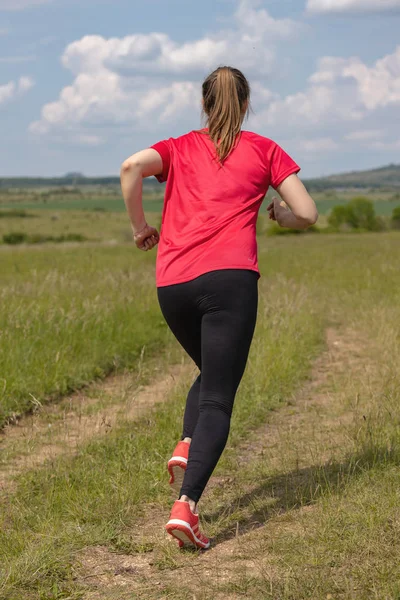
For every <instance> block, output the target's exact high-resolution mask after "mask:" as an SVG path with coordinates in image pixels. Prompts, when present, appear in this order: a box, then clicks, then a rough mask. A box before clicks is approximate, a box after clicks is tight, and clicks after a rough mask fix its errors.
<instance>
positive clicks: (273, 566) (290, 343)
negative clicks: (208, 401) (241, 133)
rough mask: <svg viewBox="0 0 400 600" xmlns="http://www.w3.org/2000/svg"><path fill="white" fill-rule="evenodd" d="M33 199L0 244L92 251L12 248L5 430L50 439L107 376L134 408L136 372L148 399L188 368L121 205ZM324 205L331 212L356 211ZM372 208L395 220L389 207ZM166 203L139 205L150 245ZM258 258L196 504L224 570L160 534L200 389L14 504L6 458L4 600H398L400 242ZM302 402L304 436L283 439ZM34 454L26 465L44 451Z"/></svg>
mask: <svg viewBox="0 0 400 600" xmlns="http://www.w3.org/2000/svg"><path fill="white" fill-rule="evenodd" d="M354 195H356V194H354V193H351V195H349V198H350V197H353V196H354ZM24 197H25V200H24V201H22V200H23V197H22V196H21V198H22V199H21V202H18V204H17V205H16V204H14V203H9V204H7V203H6V202H5V200H4V198H5V196H4V195H3V196H1V204H0V206H1V208H2V209H5V208H6V207H7V206H12V207H14V208H15V207H16V206H18V208H24V207H25V208H26V209H27V211H28V213H31V214H32V215H34V216H32V217H23V218H21V217H14V218H0V237H1V236H2V235H3V234H4V233H7V232H9V231H10V230H12V231H22V232H26V233H29V234H34V233H40V234H49V235H50V234H52V235H63V234H67V233H80V234H82V235H84V236H85V237H87V238H88V239H89V240H92V241H93V242H98V244H97V245H95V244H79V243H76V244H73V246H72V247H71V246H68V245H67V246H66V245H48V246H36V247H17V248H14V247H8V246H4V247H2V248H1V251H0V260H1V265H2V266H1V270H0V332H1V338H0V339H1V345H0V406H1V414H0V426H1V425H4V423H5V422H6V420H7V418H10V417H13V416H15V415H19V414H22V413H24V412H26V411H32V410H34V411H36V412H37V413H38V414H39V416H40V415H42V414H43V419H44V428H47V426H48V425H49V426H51V427H54V428H56V425H57V419H58V420H59V421H61V428H64V429H65V430H66V431H67V427H68V422H67V421H66V422H65V425H63V421H62V419H63V414H64V412H68V403H67V404H63V403H62V402H61V404H60V414H59V415H58V416H57V403H58V402H59V400H60V398H62V397H63V396H64V395H65V394H66V393H68V392H70V391H71V390H74V389H79V388H81V387H82V386H87V385H88V384H89V383H90V382H91V381H93V380H98V381H100V380H101V379H103V378H104V377H106V376H107V374H109V373H111V372H112V371H116V372H126V371H127V372H129V371H131V372H132V373H134V374H135V375H134V377H133V379H132V381H130V382H129V385H127V387H128V389H129V390H131V388H132V387H134V385H136V384H135V383H134V381H136V378H137V373H138V371H139V372H141V373H142V372H144V373H145V374H146V380H147V382H148V383H150V384H154V382H157V378H158V377H160V375H161V376H163V375H164V376H166V375H168V373H173V372H174V368H175V367H174V366H173V363H175V362H180V361H181V360H182V355H181V354H180V352H179V350H178V349H177V346H176V344H175V342H174V340H173V339H172V336H171V335H170V334H169V333H168V331H167V328H166V327H165V324H164V321H163V319H162V316H161V314H160V311H159V308H158V306H157V300H156V294H155V288H154V254H151V253H141V252H138V251H137V250H136V249H135V248H134V246H133V245H132V243H131V241H130V240H131V234H130V229H129V223H128V221H127V217H126V215H125V214H124V213H123V210H124V207H123V203H122V200H121V198H120V196H119V195H118V193H115V194H113V195H112V196H108V193H105V194H101V195H97V196H95V195H93V197H92V196H91V195H90V194H88V195H86V194H84V195H83V196H82V197H79V198H75V197H72V196H71V195H66V196H65V197H63V196H62V195H61V196H60V197H58V198H55V199H54V198H52V197H47V198H46V202H42V200H43V198H42V200H38V198H35V199H34V200H32V199H31V200H30V201H29V202H26V196H24ZM315 197H316V199H317V201H318V202H319V203H320V208H321V206H324V207H325V208H326V209H327V208H329V206H331V204H330V203H334V202H336V201H337V200H340V201H342V200H343V198H344V197H345V196H343V195H340V194H337V197H336V196H335V197H332V194H331V193H330V192H328V193H324V194H321V195H317V194H315ZM373 197H374V198H375V200H376V206H380V207H381V209H382V211H386V210H387V209H388V207H389V206H391V204H390V203H389V198H391V197H393V192H390V193H389V192H387V194H386V195H385V194H384V193H382V194H376V195H375V196H373ZM24 202H25V203H24ZM76 203H78V204H76ZM79 203H80V204H79ZM82 203H83V204H82ZM85 203H88V204H85ZM161 203H162V199H161V198H160V197H159V196H158V197H157V198H156V197H151V198H150V197H147V200H146V207H147V209H148V214H149V220H150V222H152V223H153V224H154V225H156V226H157V225H158V224H159V219H160V215H159V209H160V206H161ZM324 203H325V204H324ZM393 203H394V205H399V204H400V200H398V199H393ZM117 207H118V208H117ZM78 208H79V210H78ZM82 208H88V209H90V210H82ZM94 208H96V209H97V210H94ZM44 209H48V210H44ZM324 210H325V209H324ZM324 210H323V211H322V212H324ZM108 211H109V212H108ZM377 212H378V213H379V210H377ZM381 214H385V213H384V212H382V213H381ZM263 219H264V225H265V226H266V223H267V220H266V216H265V214H264V216H263ZM322 221H323V219H322ZM110 242H112V244H111V245H109V243H110ZM259 252H260V266H261V271H262V274H263V278H262V279H261V281H260V295H261V298H260V310H259V320H258V326H257V332H256V338H255V341H254V345H253V348H252V353H251V357H250V361H249V366H248V371H247V373H246V376H245V379H244V381H243V384H242V386H241V389H240V392H239V395H238V399H237V402H236V406H235V412H234V421H233V426H232V432H231V436H230V441H229V447H228V448H227V452H226V454H225V455H224V458H223V460H222V462H221V463H220V465H219V467H218V469H217V472H216V474H215V477H216V479H215V481H216V484H215V485H214V488H211V491H210V493H209V494H208V495H207V496H206V498H205V500H204V512H205V517H206V519H205V520H206V525H207V529H208V531H209V532H210V533H211V534H212V535H213V536H214V537H215V539H216V540H217V542H216V553H210V555H209V556H210V557H211V558H209V559H207V558H206V556H207V555H206V556H201V557H197V556H196V555H194V556H184V557H182V556H181V555H180V554H179V553H178V551H177V550H176V549H175V547H172V546H171V545H170V544H168V543H166V542H165V541H164V540H163V538H162V534H161V533H160V532H161V531H162V525H163V523H164V520H165V518H166V516H167V514H168V508H169V506H170V498H169V491H168V489H167V487H168V486H167V484H166V476H165V472H164V471H165V461H166V460H167V459H168V458H169V454H170V452H171V449H172V448H173V445H174V443H175V441H176V440H177V439H178V437H179V435H180V422H181V416H182V409H183V405H184V400H185V393H186V391H187V387H188V385H189V383H190V381H191V377H192V376H193V373H192V372H189V375H186V376H185V377H184V378H183V380H182V382H181V383H179V381H178V382H177V385H176V386H175V387H174V388H173V390H172V392H171V393H170V394H169V395H168V396H167V397H166V398H164V400H165V402H164V404H162V405H160V406H159V407H158V408H157V409H156V411H155V412H154V411H153V412H150V413H149V414H147V413H144V414H143V416H142V417H141V418H140V419H139V420H138V421H137V422H135V423H132V421H130V420H129V418H128V417H127V416H124V414H122V416H120V418H119V420H118V422H117V424H116V425H113V427H109V428H105V430H106V431H107V432H108V433H107V434H104V435H101V434H99V433H96V435H95V432H93V433H92V437H91V438H90V439H86V438H85V439H84V440H82V441H81V442H80V443H79V444H78V447H77V449H76V451H75V450H74V451H71V449H69V450H68V444H69V443H70V442H69V437H68V435H67V434H66V435H65V439H66V442H65V443H66V452H65V455H64V456H63V455H62V454H61V455H57V456H56V457H55V458H53V459H52V460H51V462H49V463H46V462H44V464H43V465H41V466H36V467H34V468H33V467H29V466H27V467H26V468H25V469H22V472H20V471H21V469H20V467H18V469H16V470H15V472H16V473H17V472H18V473H19V474H18V475H17V476H16V477H15V478H14V479H12V477H11V480H10V481H11V483H10V486H9V487H7V485H8V484H7V482H6V478H5V477H4V478H3V479H4V482H6V483H4V486H5V487H2V482H3V479H2V477H3V471H4V473H9V472H10V471H11V474H12V469H13V465H14V464H15V463H14V462H13V461H15V460H17V459H18V460H19V461H20V462H19V463H18V464H19V465H20V463H21V461H22V462H23V457H24V454H26V453H28V454H29V451H32V448H29V447H28V449H27V447H26V442H25V445H24V446H23V450H22V449H21V448H22V446H18V444H17V445H16V446H15V447H14V446H13V448H12V450H11V451H10V452H2V453H0V515H1V516H0V556H1V566H0V598H1V599H2V600H17V599H18V600H19V599H20V598H24V599H26V600H62V599H64V600H67V599H68V600H81V599H82V600H98V599H99V600H100V599H101V600H109V599H110V600H111V599H114V600H115V598H118V600H128V599H129V600H132V598H143V599H150V600H160V598H173V599H174V598H175V599H176V600H185V599H186V598H188V597H193V595H195V594H196V597H197V598H198V599H199V600H205V599H206V598H208V597H209V596H210V593H212V595H213V597H214V598H216V600H220V599H222V598H224V600H225V599H226V600H237V599H238V598H250V599H253V600H258V599H260V600H264V599H266V598H267V599H268V598H269V599H270V600H278V599H279V600H306V599H310V598H313V599H315V600H326V599H327V598H330V599H331V600H339V599H340V600H371V599H373V600H382V599H383V598H385V599H387V600H398V598H399V597H400V595H399V594H400V587H399V584H398V582H399V581H400V571H399V561H398V556H399V553H400V546H399V540H400V520H399V510H398V506H399V496H398V480H399V475H400V428H399V423H400V408H399V407H400V402H399V400H400V396H399V390H400V376H399V370H398V364H399V361H400V343H399V342H400V338H399V332H398V328H397V327H396V323H399V322H400V291H399V290H400V274H399V269H398V264H399V261H400V233H398V232H392V233H379V234H364V235H357V234H356V235H354V234H342V235H340V234H331V235H329V236H313V235H310V236H285V238H268V237H266V236H265V235H261V236H260V237H259ZM329 331H334V332H335V337H334V341H333V342H331V343H332V348H333V349H334V348H336V349H339V350H338V352H339V354H335V353H332V352H333V350H332V348H331V349H330V350H329V348H328V350H329V352H328V354H327V357H326V358H323V357H324V356H325V355H326V353H327V347H326V345H327V342H326V335H327V333H326V332H329ZM342 346H343V347H345V348H346V347H347V350H346V351H345V352H344V353H340V349H341V348H342ZM321 357H322V358H321ZM318 360H322V363H321V364H320V367H319V369H320V371H321V372H322V373H325V374H326V379H323V380H322V383H321V382H320V385H321V390H320V391H319V392H318V393H319V394H320V397H319V404H318V402H317V408H316V411H315V415H314V417H312V413H311V412H307V411H311V408H310V407H312V406H313V403H315V402H316V399H315V391H314V392H313V391H312V388H309V387H307V386H308V385H309V382H310V381H311V383H312V381H313V377H314V376H315V375H314V374H313V373H314V370H315V367H314V366H313V365H315V361H318ZM319 376H320V375H319ZM99 385H101V384H99ZM105 386H107V382H106V383H105ZM304 386H305V389H306V392H301V390H302V389H303V388H304ZM106 389H107V393H106V397H107V400H106V402H108V403H109V404H112V405H115V406H118V405H121V404H122V403H123V402H125V395H124V394H122V393H121V390H119V389H114V388H113V387H112V385H111V386H109V387H106ZM99 390H100V391H99ZM124 393H125V392H124ZM299 393H303V395H304V394H306V395H305V400H304V407H303V408H302V409H300V410H302V411H303V414H302V418H303V420H302V421H298V420H296V419H294V421H291V419H293V415H295V412H296V397H297V395H298V394H299ZM313 394H314V396H313ZM88 396H89V397H90V399H91V402H90V404H89V406H87V407H85V406H83V408H80V409H79V411H78V412H77V414H76V419H77V420H79V419H82V418H87V417H88V415H89V416H90V414H92V413H93V415H96V413H98V415H100V416H101V414H102V412H101V411H102V410H103V407H104V402H105V400H104V398H103V396H102V394H101V388H95V389H94V391H92V392H88ZM151 397H152V391H151V388H150V391H149V398H151ZM135 398H136V396H135V394H133V400H132V403H133V404H134V402H135ZM49 405H52V406H53V407H54V408H53V412H49V417H47V416H46V415H47V413H46V406H49ZM123 406H125V405H123ZM285 406H286V412H280V411H283V410H284V407H285ZM69 410H70V411H71V410H72V409H69ZM324 410H325V412H324ZM335 410H337V412H334V411H335ZM329 411H331V412H329ZM340 411H342V412H340ZM342 413H343V414H342ZM271 415H272V416H273V415H275V416H276V419H277V422H278V423H280V422H281V425H284V424H285V423H286V422H287V423H288V425H287V428H288V430H287V431H286V433H282V432H281V433H279V435H278V434H276V433H275V438H274V437H273V432H272V433H271V430H268V429H267V430H265V431H264V430H263V429H262V428H263V427H265V423H267V422H268V421H269V419H270V418H272V417H271ZM280 415H282V416H281V417H280ZM343 415H344V416H343ZM349 415H350V416H349ZM46 418H48V419H49V421H48V422H47V421H46ZM312 419H314V421H313V426H312V427H313V428H310V421H312ZM341 419H344V422H345V424H346V426H345V427H343V426H342V425H341V424H340V423H341ZM307 428H308V429H307ZM64 429H63V431H64ZM321 432H323V433H322V434H321ZM257 436H259V438H260V439H262V440H264V443H269V440H270V439H271V440H272V442H271V443H270V446H271V448H272V449H273V448H276V450H275V458H274V461H275V462H274V461H270V459H269V458H268V457H266V455H265V452H266V450H265V449H262V450H260V451H259V454H257V453H256V452H255V448H256V447H257V443H258V442H256V440H257V439H258V438H257ZM270 436H271V437H270ZM285 436H287V437H286V438H285ZM42 437H43V440H42V441H41V439H40V436H39V439H38V441H37V442H36V443H37V447H36V446H34V447H33V448H34V450H33V451H34V452H38V453H39V452H40V451H42V450H43V449H41V446H40V445H41V444H43V445H44V446H45V445H46V444H47V437H46V436H45V435H44V434H43V436H42ZM319 438H322V439H319ZM249 440H251V441H252V442H253V441H254V445H253V446H252V447H250V448H248V445H249ZM4 441H5V443H6V441H7V434H6V435H5V436H4ZM280 444H281V445H280ZM318 444H319V445H318ZM28 446H29V440H28ZM336 446H337V447H340V451H339V450H337V448H336ZM334 448H335V449H334ZM0 449H3V447H2V438H0ZM67 450H68V451H67ZM272 451H273V450H272ZM18 453H20V455H18ZM335 453H336V454H335ZM305 456H307V457H308V458H307V460H308V461H309V462H308V463H307V462H304V460H305V458H304V457H305ZM302 461H303V462H302ZM38 464H39V463H38ZM238 465H240V468H238ZM143 515H144V517H143ZM150 523H153V527H154V526H155V527H156V533H154V530H152V531H151V532H149V531H148V529H146V527H147V528H148V527H149V525H146V524H150ZM237 535H239V537H238V538H236V536H237ZM234 544H236V545H234ZM219 549H220V550H219ZM88 552H89V557H88V554H87V553H88ZM90 552H92V554H91V555H90ZM96 552H98V553H100V555H97V554H96ZM240 552H242V555H241V558H240V560H239V558H237V554H238V553H239V555H240ZM235 553H236V554H235ZM129 560H132V561H133V562H132V564H131V563H129ZM207 560H208V563H207ZM123 561H128V563H127V564H129V567H125V566H124V564H125V563H123ZM235 561H236V562H235ZM263 561H264V562H263ZM90 565H92V566H90ZM93 565H95V566H94V567H93ZM96 565H97V566H98V565H100V566H99V568H98V569H97V570H96V568H97V567H96ZM254 565H261V566H260V567H259V568H258V569H255V567H254ZM107 569H108V570H109V571H107ZM105 570H106V571H107V573H108V574H107V578H106V579H102V578H101V573H102V571H105ZM124 577H125V579H123V578H124ZM93 582H97V585H98V589H97V588H96V589H95V588H93ZM199 585H200V588H199ZM110 586H111V587H110ZM201 586H204V590H205V592H204V594H203V593H202V592H201V591H200V592H199V589H201ZM96 594H97V595H96Z"/></svg>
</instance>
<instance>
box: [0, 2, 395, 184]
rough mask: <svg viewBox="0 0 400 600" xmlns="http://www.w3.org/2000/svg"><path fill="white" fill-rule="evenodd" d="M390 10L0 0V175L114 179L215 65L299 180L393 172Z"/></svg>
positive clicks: (166, 132) (184, 112)
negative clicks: (241, 90)
mask: <svg viewBox="0 0 400 600" xmlns="http://www.w3.org/2000/svg"><path fill="white" fill-rule="evenodd" d="M399 31H400V0H284V1H283V0H202V2H199V1H198V0H195V1H191V0H141V1H140V2H139V1H136V0H0V135H1V141H2V143H1V144H0V177H12V176H14V177H18V176H62V175H64V174H65V173H68V172H71V171H75V172H76V171H78V172H81V173H84V174H85V175H87V176H103V175H104V176H106V175H117V174H118V173H119V169H120V164H121V162H122V161H123V160H124V159H125V158H127V157H128V156H129V155H131V154H133V153H134V152H136V151H138V150H141V149H142V148H147V147H148V146H150V145H152V144H153V143H155V142H157V141H159V140H162V139H166V138H169V137H178V136H179V135H182V134H184V133H186V132H188V131H190V130H192V129H196V128H198V127H199V126H200V125H201V123H202V121H201V84H202V82H203V80H204V78H205V77H206V76H207V75H208V74H209V73H210V72H211V71H212V70H214V69H215V68H216V67H218V66H221V65H230V66H233V67H237V68H239V69H241V70H243V72H244V74H245V75H246V76H247V78H248V79H249V81H250V84H251V88H252V113H251V116H250V118H249V120H248V121H247V122H245V124H244V126H243V127H244V129H247V130H251V131H256V132H257V133H259V134H261V135H264V136H266V137H268V138H271V139H273V140H275V141H276V142H278V143H279V144H280V145H281V146H283V147H284V148H285V150H286V151H287V152H289V154H291V155H292V156H293V158H294V159H295V160H296V162H298V163H299V164H300V165H301V166H302V173H303V176H304V177H317V176H321V175H328V174H331V173H338V172H345V171H349V170H356V169H368V168H374V167H378V166H383V165H386V164H389V163H400V35H399Z"/></svg>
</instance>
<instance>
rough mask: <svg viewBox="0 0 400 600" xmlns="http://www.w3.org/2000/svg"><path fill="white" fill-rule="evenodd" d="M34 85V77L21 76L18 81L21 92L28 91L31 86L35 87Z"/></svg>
mask: <svg viewBox="0 0 400 600" xmlns="http://www.w3.org/2000/svg"><path fill="white" fill-rule="evenodd" d="M34 85H35V82H34V81H33V79H32V77H20V79H19V82H18V90H19V91H20V92H21V93H24V92H28V91H29V90H30V89H31V88H33V86H34Z"/></svg>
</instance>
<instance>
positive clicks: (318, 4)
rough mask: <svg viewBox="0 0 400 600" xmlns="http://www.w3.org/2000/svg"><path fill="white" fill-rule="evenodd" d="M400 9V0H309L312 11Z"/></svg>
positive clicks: (340, 11)
mask: <svg viewBox="0 0 400 600" xmlns="http://www.w3.org/2000/svg"><path fill="white" fill-rule="evenodd" d="M396 9H397V10H398V9H400V0H308V2H307V10H308V11H309V12H311V13H313V12H315V13H346V12H357V13H360V12H361V13H362V12H382V11H385V10H389V11H391V10H396Z"/></svg>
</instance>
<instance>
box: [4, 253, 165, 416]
mask: <svg viewBox="0 0 400 600" xmlns="http://www.w3.org/2000/svg"><path fill="white" fill-rule="evenodd" d="M142 254H143V256H142ZM142 254H139V252H138V251H137V250H136V249H135V248H134V247H133V246H126V247H123V246H121V247H115V248H96V249H94V248H85V247H84V246H81V247H79V248H74V249H64V250H63V249H57V250H56V251H55V250H53V249H49V250H47V249H38V250H35V251H33V252H32V253H29V252H27V251H23V250H19V251H13V252H12V253H11V252H5V253H4V254H3V255H2V259H3V261H2V273H1V276H0V285H1V292H0V330H1V332H2V340H1V341H2V343H1V346H0V365H1V369H0V373H1V385H0V406H1V409H0V426H1V425H3V424H4V423H5V421H6V420H7V419H8V418H10V417H11V416H13V415H18V414H21V413H22V412H24V411H26V410H29V408H31V407H33V406H35V405H37V404H38V403H44V402H45V401H46V400H48V399H49V398H54V397H58V396H60V395H62V394H65V393H66V392H68V391H70V390H71V389H76V388H78V387H80V386H82V385H84V384H85V383H87V382H88V381H91V380H92V379H94V378H96V377H104V376H105V375H106V374H108V373H109V372H110V371H112V370H115V369H120V368H123V367H127V366H129V365H132V364H133V363H134V362H135V361H136V360H137V358H138V356H139V355H140V353H141V351H142V348H143V347H145V348H146V352H150V353H151V352H154V351H156V350H157V349H158V348H159V347H160V346H162V344H163V341H164V338H165V331H166V327H165V325H164V323H163V321H162V319H161V316H160V313H159V309H158V305H157V300H156V294H155V289H154V272H153V263H152V258H151V257H149V256H145V255H144V253H142Z"/></svg>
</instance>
